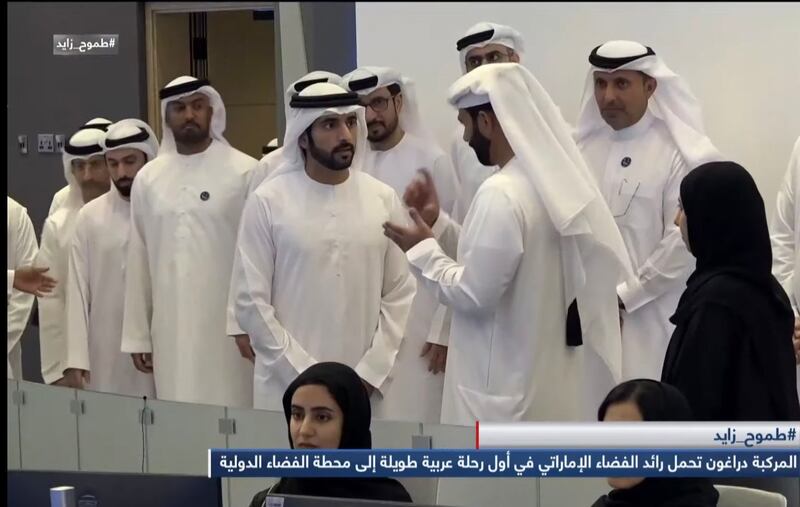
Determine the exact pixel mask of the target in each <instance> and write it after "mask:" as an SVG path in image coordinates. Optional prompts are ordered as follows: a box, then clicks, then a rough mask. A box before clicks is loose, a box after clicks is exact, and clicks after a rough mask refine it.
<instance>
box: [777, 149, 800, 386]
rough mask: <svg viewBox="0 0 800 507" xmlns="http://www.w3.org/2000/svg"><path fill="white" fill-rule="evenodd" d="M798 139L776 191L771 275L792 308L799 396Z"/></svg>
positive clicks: (799, 178) (799, 186) (799, 236)
mask: <svg viewBox="0 0 800 507" xmlns="http://www.w3.org/2000/svg"><path fill="white" fill-rule="evenodd" d="M798 195H800V137H798V138H797V142H795V143H794V150H793V151H792V156H791V158H790V160H789V168H788V169H787V170H786V175H785V176H784V178H783V183H782V184H781V187H780V189H779V190H778V202H777V209H776V210H775V215H773V217H772V227H771V229H772V255H773V259H772V272H773V274H774V275H775V278H777V279H778V281H779V282H781V284H782V285H783V289H784V290H785V291H786V294H788V295H789V299H790V300H791V302H792V309H794V314H795V320H794V350H795V356H796V360H797V364H798V370H797V394H798V396H800V318H798V315H800V311H799V310H798V302H799V301H800V276H797V277H796V276H795V273H794V271H795V269H796V268H797V266H798V264H800V263H799V262H798V261H800V205H799V203H798V202H797V196H798Z"/></svg>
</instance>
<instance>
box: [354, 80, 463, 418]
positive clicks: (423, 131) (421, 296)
mask: <svg viewBox="0 0 800 507" xmlns="http://www.w3.org/2000/svg"><path fill="white" fill-rule="evenodd" d="M343 79H344V81H345V84H346V85H347V87H348V88H349V89H350V91H352V92H355V93H358V94H359V95H360V96H361V104H362V105H363V106H364V108H365V115H366V121H367V140H368V141H369V146H368V147H367V153H366V158H365V161H364V164H363V168H364V171H365V172H366V173H368V174H370V175H372V176H374V177H376V178H377V179H379V180H380V181H382V182H384V183H386V184H387V185H389V186H390V187H392V188H393V189H394V190H395V191H396V192H397V194H398V196H400V197H402V196H403V193H404V192H405V189H406V187H408V185H409V184H410V183H411V181H412V180H413V179H414V178H415V177H416V176H417V174H418V173H417V171H418V170H419V169H428V170H429V171H430V173H431V176H432V177H433V181H434V183H435V184H436V189H437V191H438V192H439V199H440V205H441V207H442V209H444V210H445V211H446V212H447V213H450V214H452V213H453V211H454V207H455V204H456V199H457V197H458V181H457V179H456V175H455V171H454V170H453V165H452V163H451V162H450V158H449V157H448V156H447V154H445V153H444V151H442V149H441V148H439V147H438V146H437V145H436V143H435V142H434V141H433V139H434V137H433V135H432V134H431V133H430V131H429V130H428V129H427V128H425V126H424V124H423V122H422V118H421V117H420V113H419V104H418V102H417V95H416V86H415V85H414V82H413V81H411V80H410V79H409V78H407V77H405V76H403V75H401V74H400V73H399V72H397V71H396V70H394V69H390V68H388V67H361V68H359V69H356V70H354V71H353V72H351V73H349V74H347V75H346V76H344V78H343ZM446 310H447V307H445V306H444V305H442V304H440V303H439V302H438V300H437V298H436V293H435V292H432V291H428V290H425V289H421V288H419V287H418V288H417V295H416V296H415V297H414V302H413V303H412V305H411V313H410V315H409V317H408V323H407V324H406V329H405V333H404V338H403V346H402V347H400V352H399V354H398V357H397V365H396V367H395V373H394V374H393V375H392V377H393V378H392V385H391V387H390V388H389V389H388V390H387V393H386V397H385V398H384V399H383V400H382V402H381V403H380V404H377V405H376V407H375V411H374V412H373V415H374V416H375V417H378V418H382V419H391V420H396V421H422V422H439V419H440V414H441V407H442V387H443V385H444V376H443V375H439V373H442V372H443V371H444V366H445V361H446V360H447V339H448V337H449V333H450V325H449V314H448V312H447V311H446Z"/></svg>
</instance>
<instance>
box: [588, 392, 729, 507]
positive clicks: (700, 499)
mask: <svg viewBox="0 0 800 507" xmlns="http://www.w3.org/2000/svg"><path fill="white" fill-rule="evenodd" d="M693 419H694V418H693V417H692V410H691V409H690V408H689V403H688V402H687V401H686V398H685V397H684V396H683V395H682V394H681V393H680V391H678V390H677V389H675V388H674V387H672V386H670V385H667V384H662V383H661V382H657V381H655V380H648V379H638V380H630V381H628V382H625V383H622V384H620V385H618V386H617V387H615V388H614V389H612V390H611V392H610V393H608V396H606V399H605V400H603V403H602V404H601V405H600V409H599V410H598V412H597V420H598V421H608V422H611V421H616V422H619V421H691V420H693ZM608 484H609V485H610V486H611V487H612V488H614V490H612V491H611V493H609V494H608V495H604V496H602V497H600V498H599V499H598V500H597V501H596V502H595V503H594V504H593V505H592V507H715V506H716V505H717V501H718V500H719V493H717V490H716V489H714V486H713V485H712V484H711V481H709V480H708V479H699V478H649V479H646V478H643V477H638V478H628V477H611V478H609V479H608Z"/></svg>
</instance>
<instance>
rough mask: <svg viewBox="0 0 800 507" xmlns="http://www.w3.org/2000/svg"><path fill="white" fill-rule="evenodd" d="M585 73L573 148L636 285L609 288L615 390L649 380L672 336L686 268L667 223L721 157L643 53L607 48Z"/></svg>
mask: <svg viewBox="0 0 800 507" xmlns="http://www.w3.org/2000/svg"><path fill="white" fill-rule="evenodd" d="M589 63H590V64H591V66H590V69H589V72H588V75H587V77H586V87H585V89H584V93H583V98H582V102H581V111H580V116H579V118H578V124H577V134H576V141H577V143H578V147H579V148H580V149H581V153H582V154H583V157H584V159H585V160H586V163H587V164H588V165H589V167H590V168H591V169H592V171H593V174H594V175H595V177H596V179H597V182H598V185H599V187H600V189H601V191H602V193H603V197H604V198H605V200H606V203H607V204H608V207H609V208H610V209H611V213H612V215H613V216H614V220H615V221H616V223H617V226H618V227H619V231H620V233H621V234H622V239H623V240H624V241H625V247H626V249H627V251H628V255H629V256H630V259H631V264H632V265H633V269H634V274H635V275H636V277H635V278H633V279H632V280H630V281H629V282H623V283H620V285H619V286H618V287H617V295H618V298H619V300H618V304H619V313H620V321H621V324H622V375H623V380H629V379H635V378H650V379H655V380H658V379H660V378H661V367H662V365H663V363H664V356H665V354H666V350H667V345H668V344H669V339H670V336H671V335H672V331H673V329H674V325H673V324H672V323H671V322H670V320H669V319H670V317H671V316H672V314H673V313H674V312H675V309H676V308H677V306H678V299H679V298H680V295H681V293H682V292H683V290H684V289H685V288H686V280H687V278H688V277H689V275H690V274H691V273H692V271H694V266H695V260H694V257H692V255H691V254H690V253H689V252H688V250H687V249H686V245H685V244H684V242H683V241H682V240H681V234H680V230H679V229H678V227H677V226H676V225H675V223H674V222H675V214H676V213H677V210H678V198H679V194H680V183H681V180H682V179H683V177H684V176H685V175H686V174H687V173H688V172H689V171H691V170H692V169H693V168H695V167H697V166H698V165H700V164H702V163H704V162H710V161H712V160H719V159H720V158H721V156H720V155H719V153H718V152H717V150H716V148H715V147H714V146H713V145H712V144H711V141H709V139H708V137H706V135H705V134H704V128H703V122H702V118H701V110H700V105H699V103H698V101H697V99H696V98H695V96H694V95H693V94H692V92H691V91H690V90H689V87H688V85H687V84H686V82H685V81H684V80H683V79H682V78H681V77H680V76H678V75H677V74H675V73H674V72H673V71H672V70H670V69H669V68H668V67H667V66H666V64H665V63H664V62H663V60H662V59H661V58H660V57H659V56H657V55H656V54H655V52H654V51H653V50H652V49H651V48H649V47H646V46H644V45H642V44H639V43H638V42H631V41H610V42H607V43H605V44H603V45H600V46H598V47H596V48H594V50H592V52H591V54H590V55H589ZM587 369H588V370H589V371H592V365H591V364H590V365H587ZM612 382H613V380H612V379H608V378H606V379H605V380H603V379H602V378H601V377H599V376H598V377H596V378H595V381H594V382H592V384H591V385H592V386H593V387H594V388H595V396H594V397H595V398H596V399H599V400H602V398H603V397H604V396H605V394H606V393H607V392H608V391H609V390H610V389H612V388H613V387H614V384H613V383H612ZM598 403H599V401H598ZM595 407H596V405H594V406H592V407H590V409H591V410H595Z"/></svg>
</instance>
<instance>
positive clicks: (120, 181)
mask: <svg viewBox="0 0 800 507" xmlns="http://www.w3.org/2000/svg"><path fill="white" fill-rule="evenodd" d="M131 183H133V178H127V177H126V178H120V179H118V180H117V185H124V184H128V185H130V184H131Z"/></svg>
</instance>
